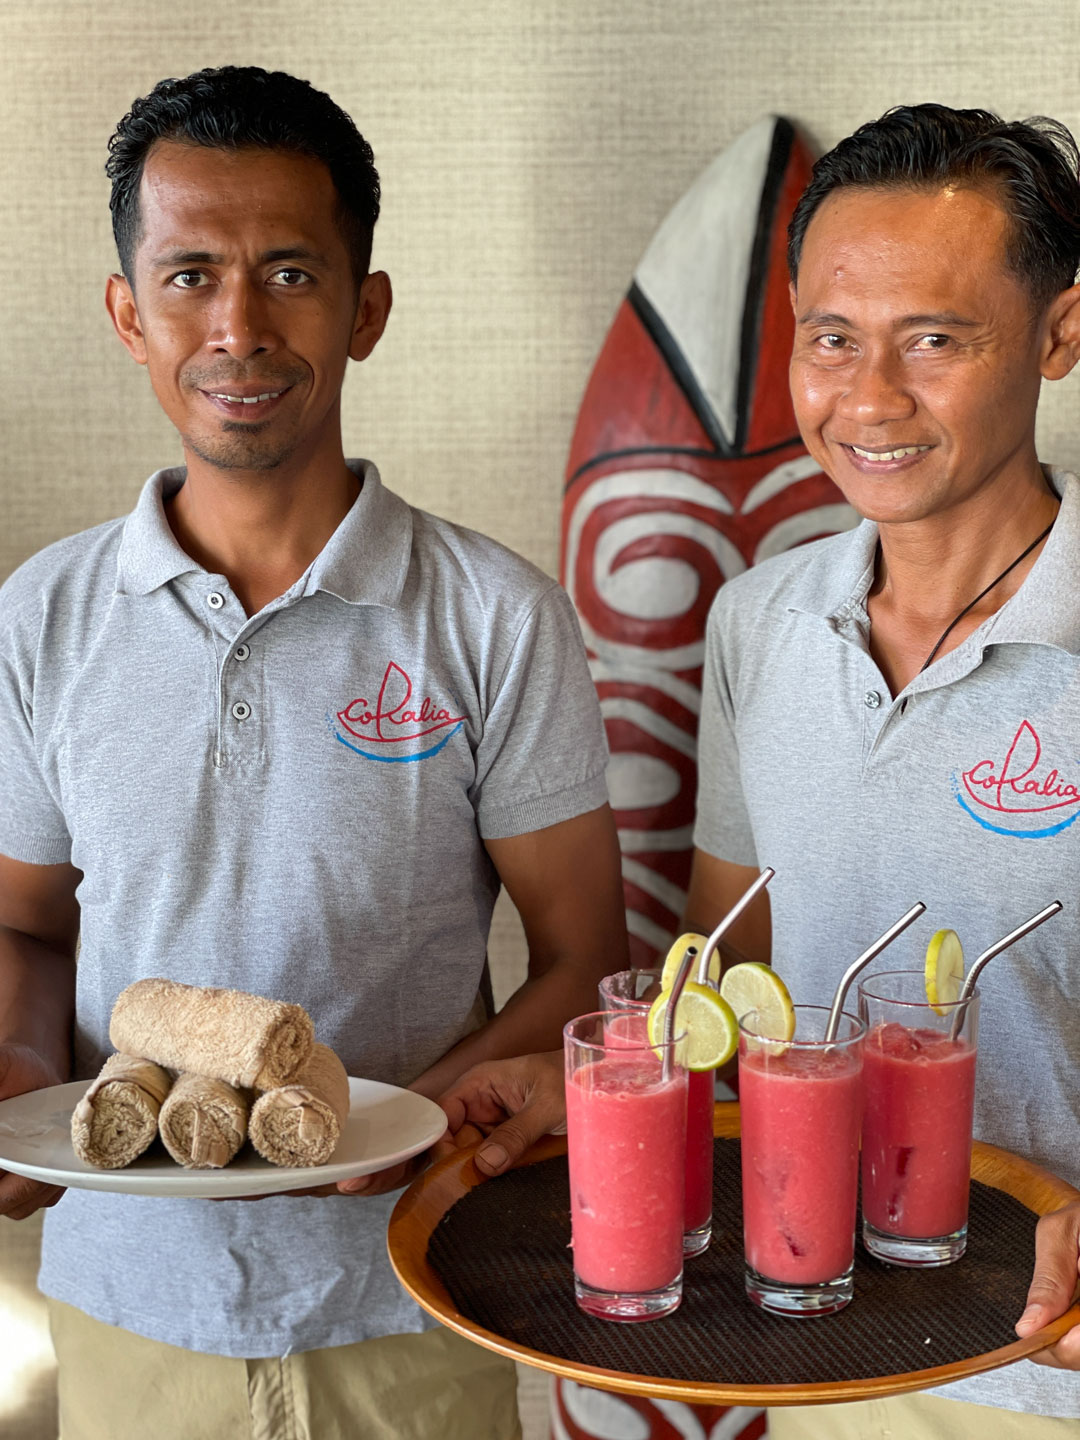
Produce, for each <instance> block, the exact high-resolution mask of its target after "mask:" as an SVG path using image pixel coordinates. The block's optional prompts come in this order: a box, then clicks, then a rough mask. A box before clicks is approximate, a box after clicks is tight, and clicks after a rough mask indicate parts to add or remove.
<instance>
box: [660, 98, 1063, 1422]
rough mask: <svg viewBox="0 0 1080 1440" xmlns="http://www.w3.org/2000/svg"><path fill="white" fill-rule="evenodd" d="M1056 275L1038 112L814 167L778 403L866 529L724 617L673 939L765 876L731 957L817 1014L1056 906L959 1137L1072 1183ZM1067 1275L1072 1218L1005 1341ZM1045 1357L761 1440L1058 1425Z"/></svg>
mask: <svg viewBox="0 0 1080 1440" xmlns="http://www.w3.org/2000/svg"><path fill="white" fill-rule="evenodd" d="M1078 259H1080V183H1078V179H1077V153H1076V147H1075V145H1074V144H1073V141H1072V137H1071V136H1070V135H1069V134H1068V132H1067V131H1065V130H1064V129H1063V128H1062V127H1061V126H1058V125H1055V124H1054V123H1053V122H1050V121H1038V122H1029V123H1027V124H1007V123H1004V122H1002V121H1000V120H999V119H998V118H997V117H996V116H994V115H991V114H988V113H986V112H983V111H978V110H969V111H954V110H949V109H947V108H945V107H943V106H938V105H920V106H915V107H911V108H900V109H897V110H894V111H890V112H889V113H888V114H887V115H885V116H883V117H882V118H881V119H880V120H878V121H875V122H874V123H872V124H869V125H865V126H863V127H862V128H861V129H860V130H858V131H857V132H856V133H855V134H854V135H852V136H850V137H849V138H848V139H846V140H844V141H842V142H841V143H840V144H839V145H838V146H837V147H836V148H835V149H834V150H832V151H831V152H830V153H829V154H828V155H826V156H825V157H824V158H823V159H821V160H820V161H819V162H818V164H817V165H816V167H815V169H814V172H813V177H812V179H811V182H810V185H809V187H808V188H807V191H806V193H805V194H804V195H803V197H802V199H801V200H800V202H799V205H798V207H797V209H796V212H795V216H794V219H793V221H792V225H791V230H790V245H789V260H790V268H791V275H792V286H791V296H792V304H793V306H794V309H795V318H796V338H795V346H794V353H793V355H792V360H791V390H792V395H793V397H794V402H795V410H796V414H797V416H798V421H799V428H800V431H801V433H802V436H803V438H804V440H805V442H806V444H807V446H808V448H809V450H810V452H811V454H812V455H813V456H814V457H815V458H816V459H817V460H818V461H819V462H820V464H821V467H822V469H823V470H825V471H826V472H827V473H828V474H829V475H830V476H831V477H832V478H833V479H834V480H835V481H836V483H837V485H838V486H839V487H840V489H841V490H842V491H843V492H844V495H845V496H846V498H847V499H848V500H849V501H850V502H851V504H852V505H853V506H854V507H855V509H856V510H857V511H858V512H859V514H860V515H862V516H864V517H865V519H864V522H863V524H861V525H860V526H859V527H858V528H857V529H856V530H854V531H852V532H850V533H849V534H846V535H843V536H838V537H834V538H832V539H829V540H824V541H821V542H820V543H818V544H814V545H810V546H807V547H805V548H803V549H800V550H795V551H793V552H791V553H789V554H787V555H783V556H780V557H778V558H777V559H775V560H772V561H770V562H768V563H767V564H764V565H761V566H760V567H758V568H757V569H755V570H753V571H751V572H749V573H748V574H747V575H745V576H742V577H739V578H738V579H737V580H735V581H734V582H732V583H731V584H729V585H726V586H725V587H724V588H723V590H722V591H721V592H720V594H719V596H718V598H717V601H716V604H715V606H714V608H713V611H712V613H711V615H710V618H709V627H708V644H707V664H706V677H705V687H704V703H703V710H702V717H701V728H700V754H699V766H700V787H699V797H698V815H697V826H696V831H695V844H696V847H697V849H696V852H695V864H694V875H693V880H692V884H691V894H690V901H689V910H688V920H689V922H691V923H692V926H693V928H697V929H707V928H708V926H709V925H710V923H712V922H713V921H714V920H715V918H716V917H717V916H718V915H719V914H720V913H722V911H723V910H724V909H725V908H726V907H727V906H728V904H730V902H731V901H732V900H733V899H734V898H735V897H736V896H737V895H739V894H741V893H742V891H743V890H744V889H745V888H746V886H747V884H748V883H749V881H750V880H751V879H752V878H753V877H754V876H756V874H757V873H758V867H759V865H764V864H768V865H771V866H773V867H774V868H775V869H776V872H777V874H776V879H775V880H774V881H773V883H772V885H771V886H770V889H769V904H768V907H764V906H763V907H760V908H759V912H758V914H757V915H756V916H755V917H754V918H753V919H750V920H749V923H748V924H747V926H746V927H745V928H744V930H743V933H742V935H741V936H740V937H738V938H739V943H740V944H741V945H742V947H743V948H744V949H746V950H748V951H749V952H750V953H751V954H752V955H754V956H755V957H756V958H761V959H765V960H769V959H771V961H772V963H773V964H774V965H775V966H776V968H777V970H778V971H779V973H780V974H781V975H782V976H783V977H784V979H785V980H786V981H787V982H788V984H789V986H790V988H791V990H792V992H793V994H794V998H795V999H796V1000H797V1001H803V1002H808V1003H817V1004H821V1003H827V1002H828V1000H829V999H830V998H831V996H832V993H833V990H834V989H835V986H836V983H837V981H838V980H839V977H840V975H841V973H842V971H843V969H844V968H845V966H846V965H847V964H848V963H849V962H850V960H851V959H852V958H853V957H854V956H855V955H857V954H858V953H859V952H860V951H861V950H862V949H864V948H865V946H866V945H867V944H868V943H869V942H870V941H871V940H872V939H873V938H874V937H875V936H876V935H878V934H880V933H881V932H882V931H883V930H885V928H886V927H887V926H888V925H889V924H890V923H891V922H892V921H893V920H895V919H896V918H897V917H898V916H900V915H901V914H903V913H904V911H905V910H907V909H908V907H909V906H910V905H911V904H912V903H913V902H914V901H915V900H923V901H924V902H925V903H926V905H927V914H926V916H925V918H924V920H923V921H920V922H919V923H918V925H917V926H916V927H913V928H912V930H911V932H910V933H909V935H906V936H905V937H904V939H903V940H902V941H900V942H897V945H896V947H895V950H894V952H893V964H894V965H895V966H899V967H903V966H905V965H906V966H908V967H910V966H912V965H920V966H921V955H922V953H923V950H924V949H925V946H926V942H927V940H928V939H929V937H930V934H931V933H932V932H933V931H934V930H937V929H938V928H940V927H942V926H950V927H952V928H954V929H956V930H957V931H958V932H959V934H960V936H961V937H962V939H963V941H964V943H965V944H966V945H967V946H968V947H969V949H971V950H973V951H976V952H977V951H979V950H982V949H983V948H985V947H986V946H988V945H989V944H991V943H992V942H993V941H994V940H996V939H998V938H1000V937H1001V936H1002V935H1004V934H1006V933H1007V932H1008V931H1009V930H1011V929H1012V928H1014V926H1015V925H1017V924H1018V923H1019V922H1020V921H1021V920H1023V919H1025V918H1026V917H1027V916H1028V915H1030V914H1032V913H1033V912H1034V911H1035V910H1037V909H1039V908H1040V907H1041V906H1042V905H1043V904H1045V903H1046V902H1047V901H1050V900H1053V899H1058V898H1060V899H1061V900H1062V901H1063V902H1064V906H1065V910H1064V913H1063V914H1062V915H1061V916H1060V917H1058V918H1057V919H1055V920H1053V921H1051V923H1050V924H1048V925H1046V926H1044V927H1043V928H1042V929H1040V930H1038V931H1037V932H1036V933H1035V934H1033V935H1032V936H1031V937H1029V939H1028V940H1026V941H1024V942H1023V944H1022V945H1018V946H1017V947H1016V949H1015V950H1014V951H1012V952H1011V953H1010V954H1009V955H1008V956H1007V957H1004V958H1002V959H1001V960H999V961H997V962H996V963H995V964H994V965H993V966H991V967H990V968H989V970H988V971H987V972H986V975H985V976H984V978H983V980H982V981H981V982H980V990H981V992H982V1011H981V1026H980V1029H981V1034H980V1062H979V1079H978V1087H977V1102H976V1116H975V1133H976V1135H977V1136H978V1137H979V1138H980V1139H983V1140H987V1141H991V1142H993V1143H995V1144H998V1145H1001V1146H1004V1147H1005V1148H1006V1149H1009V1150H1012V1151H1016V1152H1018V1153H1020V1154H1024V1155H1028V1156H1030V1157H1032V1158H1033V1159H1035V1160H1037V1161H1039V1162H1040V1163H1042V1164H1044V1165H1046V1166H1047V1167H1048V1168H1049V1169H1050V1170H1052V1171H1054V1172H1055V1173H1057V1174H1059V1175H1061V1176H1063V1177H1064V1178H1066V1179H1068V1180H1070V1181H1071V1182H1072V1183H1073V1184H1077V1185H1080V1168H1078V1166H1077V1158H1076V1145H1075V1136H1076V1126H1077V1120H1078V1118H1080V1018H1078V1016H1080V964H1078V958H1080V952H1078V949H1077V938H1076V937H1077V933H1078V924H1080V904H1078V899H1077V895H1078V886H1077V881H1078V878H1080V848H1078V847H1080V826H1078V825H1076V824H1075V822H1076V821H1077V819H1080V788H1078V787H1080V759H1078V758H1077V757H1078V754H1080V751H1078V749H1077V715H1078V714H1080V592H1078V590H1077V582H1076V577H1077V574H1078V569H1080V480H1078V479H1077V478H1076V477H1075V476H1072V475H1069V474H1066V473H1064V472H1063V471H1060V470H1054V469H1051V468H1049V467H1044V466H1042V465H1040V463H1039V460H1038V456H1037V453H1036V448H1035V414H1036V407H1037V404H1038V400H1039V392H1040V387H1041V385H1042V382H1043V381H1044V380H1060V379H1062V378H1063V377H1064V376H1066V375H1067V374H1068V373H1069V372H1070V371H1071V370H1072V368H1073V366H1074V365H1075V364H1076V362H1077V359H1078V357H1080V287H1076V286H1075V285H1074V281H1075V277H1076V270H1077V263H1078ZM1078 1255H1080V1207H1076V1206H1074V1207H1071V1208H1070V1209H1069V1210H1066V1211H1063V1212H1061V1213H1060V1214H1059V1215H1058V1216H1056V1217H1055V1218H1054V1220H1053V1221H1052V1222H1047V1223H1046V1224H1044V1225H1043V1226H1042V1227H1041V1229H1040V1235H1039V1242H1038V1261H1037V1265H1036V1274H1035V1279H1034V1282H1033V1284H1032V1289H1031V1293H1030V1295H1029V1297H1028V1298H1029V1301H1030V1304H1031V1309H1030V1310H1029V1311H1028V1312H1026V1313H1025V1316H1024V1319H1023V1321H1022V1322H1021V1325H1020V1329H1021V1330H1022V1332H1023V1333H1027V1332H1028V1331H1029V1330H1033V1329H1035V1328H1037V1327H1038V1326H1039V1325H1040V1324H1043V1323H1046V1322H1047V1321H1049V1320H1050V1319H1051V1318H1053V1317H1054V1316H1056V1315H1060V1314H1062V1313H1063V1312H1064V1311H1065V1310H1066V1309H1067V1308H1068V1305H1069V1303H1070V1301H1071V1299H1072V1295H1073V1292H1074V1290H1075V1288H1076V1282H1077V1261H1078ZM856 1303H857V1302H856ZM1043 1359H1044V1361H1045V1363H1044V1364H1043V1365H1042V1366H1035V1365H1033V1364H1031V1363H1029V1362H1026V1361H1025V1362H1021V1363H1020V1364H1017V1365H1013V1366H1010V1367H1008V1368H1006V1369H1004V1370H999V1371H996V1372H994V1373H992V1374H990V1375H984V1376H980V1377H979V1378H978V1379H977V1380H976V1381H971V1382H965V1383H963V1384H960V1385H955V1386H951V1387H949V1389H948V1391H947V1392H942V1393H943V1394H944V1395H947V1396H948V1398H938V1397H937V1396H936V1395H934V1396H915V1397H910V1398H903V1399H898V1400H894V1401H886V1402H871V1403H870V1404H868V1405H854V1406H847V1405H841V1406H824V1407H814V1408H813V1409H811V1410H807V1411H800V1410H798V1409H796V1410H793V1411H786V1410H780V1411H775V1412H773V1414H772V1417H771V1422H770V1423H771V1428H772V1432H773V1434H774V1436H775V1437H779V1440H787V1437H804V1436H806V1437H810V1436H815V1437H816V1436H829V1437H846V1436H851V1437H855V1436H858V1437H867V1436H873V1437H878V1436H886V1435H904V1436H945V1435H949V1436H961V1435H971V1434H979V1435H985V1436H987V1437H991V1436H992V1437H1004V1436H1013V1435H1016V1436H1019V1437H1022V1440H1034V1437H1037V1436H1041V1435H1043V1434H1045V1435H1046V1436H1048V1437H1049V1436H1051V1435H1054V1436H1057V1435H1061V1436H1062V1437H1063V1436H1064V1435H1065V1434H1066V1433H1067V1434H1073V1433H1074V1432H1075V1427H1076V1418H1077V1417H1078V1416H1080V1387H1078V1385H1077V1379H1076V1376H1075V1375H1070V1374H1064V1373H1062V1369H1063V1368H1064V1367H1071V1368H1072V1369H1077V1368H1080V1327H1078V1328H1077V1329H1074V1330H1073V1331H1072V1332H1070V1334H1069V1335H1067V1336H1066V1337H1065V1338H1064V1339H1063V1340H1062V1341H1060V1342H1059V1344H1058V1345H1057V1346H1056V1347H1055V1348H1054V1349H1053V1350H1051V1351H1049V1352H1047V1354H1046V1355H1045V1356H1044V1357H1043ZM992 1407H999V1408H992Z"/></svg>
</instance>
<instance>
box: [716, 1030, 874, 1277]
mask: <svg viewBox="0 0 1080 1440" xmlns="http://www.w3.org/2000/svg"><path fill="white" fill-rule="evenodd" d="M861 1070H862V1066H861V1063H860V1057H859V1052H858V1049H853V1050H846V1051H845V1050H840V1051H837V1050H823V1051H821V1052H820V1053H819V1052H815V1051H809V1050H798V1049H796V1048H794V1047H789V1048H788V1049H787V1050H785V1051H783V1052H782V1053H777V1054H769V1053H768V1051H760V1050H758V1051H753V1052H750V1053H746V1051H745V1049H744V1048H743V1047H742V1046H741V1047H740V1053H739V1106H740V1114H741V1128H742V1190H743V1234H744V1241H745V1248H746V1259H747V1262H748V1263H749V1264H750V1266H751V1267H752V1268H753V1269H754V1270H755V1271H757V1273H758V1274H759V1275H763V1276H766V1277H767V1278H768V1279H770V1280H776V1281H781V1282H783V1283H784V1284H790V1285H803V1284H817V1283H820V1282H825V1281H830V1280H834V1279H835V1278H836V1277H837V1276H841V1275H843V1274H844V1273H845V1271H847V1270H849V1269H850V1267H851V1264H852V1261H853V1258H854V1245H855V1208H856V1200H857V1191H858V1155H859V1126H860V1122H861V1119H862V1087H861Z"/></svg>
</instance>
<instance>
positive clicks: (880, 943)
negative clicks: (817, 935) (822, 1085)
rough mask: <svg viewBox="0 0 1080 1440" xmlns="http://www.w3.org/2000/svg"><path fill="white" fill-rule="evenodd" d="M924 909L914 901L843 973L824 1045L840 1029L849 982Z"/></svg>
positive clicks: (832, 1038)
mask: <svg viewBox="0 0 1080 1440" xmlns="http://www.w3.org/2000/svg"><path fill="white" fill-rule="evenodd" d="M925 909H926V906H925V905H924V904H923V903H922V901H921V900H916V901H915V904H914V905H913V906H912V907H911V909H910V910H909V911H908V912H907V914H906V915H901V917H900V919H899V920H897V922H896V924H895V925H890V926H889V928H888V930H886V931H885V934H884V935H882V936H880V938H879V939H877V940H875V941H874V943H873V944H872V945H871V946H870V948H869V950H864V951H863V953H862V954H861V955H860V956H859V958H858V959H857V960H856V961H855V963H854V964H853V965H850V966H849V967H848V968H847V970H845V971H844V978H843V979H842V980H841V981H840V984H839V985H838V986H837V989H836V995H835V997H834V998H833V1002H832V1009H831V1010H830V1011H829V1023H828V1025H826V1027H825V1042H826V1044H828V1043H829V1042H830V1041H832V1040H835V1039H836V1032H837V1030H839V1028H840V1012H841V1011H842V1010H843V1008H844V997H845V996H846V995H847V992H848V990H849V989H850V988H851V982H852V981H853V980H854V979H855V976H856V975H858V973H859V971H860V970H863V969H865V967H866V966H867V965H869V964H870V961H871V960H876V959H877V957H878V956H879V955H880V954H881V952H882V951H883V950H884V949H885V948H886V947H887V946H889V945H891V944H892V942H893V941H894V940H895V939H896V937H897V936H898V935H902V934H903V932H904V931H905V930H906V929H907V927H908V926H909V925H910V924H911V922H912V921H913V920H917V919H918V918H919V916H920V915H921V914H922V913H923V911H924V910H925Z"/></svg>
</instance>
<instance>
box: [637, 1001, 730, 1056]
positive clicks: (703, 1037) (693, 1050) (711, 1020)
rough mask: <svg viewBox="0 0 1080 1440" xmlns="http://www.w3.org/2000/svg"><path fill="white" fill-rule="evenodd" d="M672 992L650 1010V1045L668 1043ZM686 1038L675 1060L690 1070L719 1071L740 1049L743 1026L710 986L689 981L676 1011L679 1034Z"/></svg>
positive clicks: (676, 1049) (677, 1049)
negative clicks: (666, 1032)
mask: <svg viewBox="0 0 1080 1440" xmlns="http://www.w3.org/2000/svg"><path fill="white" fill-rule="evenodd" d="M670 998H671V992H670V991H668V990H665V991H664V992H663V994H661V995H658V996H657V998H656V999H655V1000H654V1001H653V1003H652V1005H651V1006H650V1008H649V1020H648V1029H649V1043H650V1045H660V1044H662V1043H663V1039H664V1016H665V1015H666V1013H667V1007H668V1000H669V999H670ZM683 1030H685V1031H686V1038H685V1039H684V1040H682V1041H681V1042H680V1043H679V1044H678V1045H677V1046H676V1047H675V1058H676V1060H677V1061H678V1062H679V1064H680V1065H685V1066H686V1068H687V1069H688V1070H715V1069H716V1068H717V1066H718V1065H726V1064H727V1062H728V1061H729V1060H730V1059H731V1057H732V1056H733V1055H734V1054H735V1051H736V1050H737V1049H738V1045H739V1024H738V1021H737V1020H736V1019H735V1015H734V1012H733V1011H732V1008H731V1006H730V1005H729V1004H728V1002H727V1001H726V1000H723V999H721V997H720V996H719V995H718V994H717V992H716V991H715V990H713V989H710V987H709V986H708V985H698V984H697V982H696V981H694V980H688V981H687V983H686V985H685V986H684V987H683V992H682V994H681V995H680V996H679V1005H678V1009H677V1010H676V1011H675V1033H676V1034H678V1033H679V1032H680V1031H683Z"/></svg>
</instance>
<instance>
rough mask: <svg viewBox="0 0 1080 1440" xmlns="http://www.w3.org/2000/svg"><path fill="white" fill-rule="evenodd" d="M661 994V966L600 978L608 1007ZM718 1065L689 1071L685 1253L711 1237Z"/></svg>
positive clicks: (642, 1002) (636, 1008)
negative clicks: (707, 1068)
mask: <svg viewBox="0 0 1080 1440" xmlns="http://www.w3.org/2000/svg"><path fill="white" fill-rule="evenodd" d="M659 994H660V971H659V970H620V971H618V973H617V974H615V975H605V976H604V978H603V980H601V981H600V1004H601V1005H602V1006H603V1007H604V1008H605V1009H606V1010H621V1011H626V1012H637V1013H640V1014H642V1015H647V1014H648V1012H649V1006H650V1005H651V1004H652V1002H653V1000H655V998H656V997H657V995H659ZM715 1098H716V1085H715V1071H713V1070H702V1071H693V1070H691V1071H690V1072H689V1073H688V1084H687V1097H686V1181H685V1184H686V1213H685V1215H684V1217H683V1255H684V1256H689V1255H700V1254H701V1252H702V1251H703V1250H706V1249H707V1248H708V1245H709V1241H710V1239H711V1238H712V1206H713V1104H714V1102H715Z"/></svg>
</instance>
